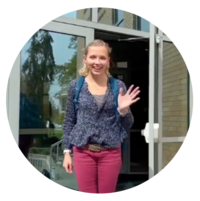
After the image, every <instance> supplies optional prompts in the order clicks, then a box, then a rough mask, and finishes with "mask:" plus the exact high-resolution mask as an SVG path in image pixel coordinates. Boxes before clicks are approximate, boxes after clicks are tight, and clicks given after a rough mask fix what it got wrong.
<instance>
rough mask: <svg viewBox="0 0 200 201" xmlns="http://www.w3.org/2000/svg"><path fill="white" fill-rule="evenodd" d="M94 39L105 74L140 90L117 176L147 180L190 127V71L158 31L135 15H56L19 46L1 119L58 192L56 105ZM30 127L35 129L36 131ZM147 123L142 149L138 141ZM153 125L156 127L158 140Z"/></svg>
mask: <svg viewBox="0 0 200 201" xmlns="http://www.w3.org/2000/svg"><path fill="white" fill-rule="evenodd" d="M95 38H100V39H103V40H105V41H106V42H108V43H109V45H110V46H111V47H112V50H113V55H112V56H113V68H112V69H111V74H112V75H113V76H114V77H117V78H119V79H122V80H123V81H124V82H125V83H126V84H127V86H128V85H129V84H130V83H136V84H138V85H139V86H141V91H142V101H141V103H140V104H139V105H138V107H137V108H134V107H133V108H132V111H133V114H134V115H135V118H136V123H135V125H134V126H133V128H131V129H130V132H129V138H128V139H127V140H126V141H125V142H124V143H123V153H122V156H123V168H122V174H137V175H144V174H145V175H147V177H148V178H151V177H153V176H154V175H155V174H157V173H158V172H159V171H161V170H162V169H163V168H165V167H166V165H168V164H169V162H170V161H171V160H172V159H173V158H174V156H175V155H176V154H177V152H178V151H179V149H180V147H181V145H182V144H183V142H184V140H185V137H186V135H187V131H188V128H189V124H190V119H191V113H192V87H191V83H190V76H189V72H188V70H187V66H186V64H185V62H184V59H183V58H182V56H181V54H180V52H179V51H178V49H177V47H176V46H175V45H174V44H173V42H172V41H171V40H170V39H169V38H168V37H167V36H166V35H165V34H164V33H163V32H162V31H161V30H159V29H158V28H157V27H155V26H154V25H152V24H151V23H150V22H148V21H147V20H145V19H143V18H141V17H140V16H136V15H134V14H132V13H129V12H125V11H121V10H117V9H110V8H88V9H83V10H78V11H76V12H72V13H68V14H66V15H64V16H61V17H59V18H57V19H55V20H53V21H51V22H49V23H47V24H46V25H45V26H44V27H42V28H41V29H40V30H38V32H37V33H35V35H34V36H33V37H32V38H30V41H28V42H27V44H25V45H24V47H23V49H22V50H21V51H20V54H19V55H18V56H17V58H16V61H15V63H14V66H13V69H12V72H11V75H10V80H9V83H8V90H7V111H8V118H9V122H10V126H11V130H12V132H13V135H14V137H15V140H16V142H17V143H18V144H19V147H20V149H21V150H22V152H23V153H24V155H27V157H29V158H31V156H32V155H33V154H34V166H35V167H37V169H41V168H40V167H38V166H37V164H38V165H39V164H40V162H39V159H38V163H37V162H36V161H35V160H36V158H35V155H36V154H38V158H43V163H44V158H48V160H47V164H48V165H46V166H45V167H49V168H47V169H48V170H47V171H48V172H50V174H51V173H52V172H53V174H52V175H54V177H53V179H54V180H55V181H56V182H57V183H60V184H61V185H64V184H63V180H62V178H63V179H66V178H65V177H66V176H63V174H64V173H63V171H62V170H61V169H60V166H59V164H60V161H61V160H62V121H63V107H65V103H64V102H63V100H66V98H67V89H68V84H69V82H70V81H71V80H72V79H75V78H76V77H77V76H78V73H77V71H78V69H79V68H81V66H82V57H83V49H84V48H85V46H86V45H87V44H88V43H89V42H91V41H92V40H94V39H95ZM36 46H37V47H39V48H38V49H36V48H35V47H36ZM27 50H29V51H28V52H27ZM44 52H47V53H48V55H47V54H44ZM13 86H15V91H13V89H14V88H13ZM22 95H25V96H26V100H28V101H29V102H30V103H29V104H30V105H29V107H28V109H27V108H25V109H27V110H28V111H29V113H30V116H31V119H32V123H33V125H32V126H30V124H29V126H28V124H27V125H26V126H24V127H23V126H22V125H23V124H20V122H21V121H22V117H23V113H22V109H24V108H22V107H23V104H20V103H21V101H22ZM13 101H14V102H15V104H14V102H13ZM16 102H17V103H19V104H17V105H19V106H16ZM35 108H36V109H37V110H36V109H35ZM23 111H24V110H23ZM35 111H38V113H35ZM33 120H35V122H40V126H38V124H37V125H35V124H34V121H33ZM30 122H31V121H30ZM148 123H149V124H148ZM147 124H148V125H149V129H148V131H146V133H148V136H149V143H146V142H145V138H144V136H142V134H141V132H142V130H143V131H144V130H145V128H146V125H147ZM155 124H158V125H159V129H158V134H157V135H156V130H154V126H155ZM24 143H25V144H26V146H24ZM138 145H139V147H138ZM140 148H142V149H143V150H144V151H143V152H142V153H140V151H138V150H140ZM47 155H48V156H50V157H45V156H47ZM42 156H43V157H42ZM29 160H30V161H31V160H32V159H29ZM58 166H59V167H58ZM42 167H43V166H42ZM56 168H57V169H56ZM56 170H57V171H58V172H57V173H55V172H56ZM41 171H43V172H45V171H46V170H41ZM55 175H57V176H55ZM58 175H59V176H58ZM65 186H69V187H70V184H65Z"/></svg>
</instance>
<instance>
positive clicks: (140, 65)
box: [95, 31, 149, 179]
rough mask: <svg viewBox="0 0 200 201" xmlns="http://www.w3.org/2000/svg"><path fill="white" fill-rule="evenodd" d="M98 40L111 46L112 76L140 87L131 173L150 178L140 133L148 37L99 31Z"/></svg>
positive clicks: (132, 132)
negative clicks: (141, 37)
mask: <svg viewBox="0 0 200 201" xmlns="http://www.w3.org/2000/svg"><path fill="white" fill-rule="evenodd" d="M95 38H96V39H103V40H104V41H106V42H107V43H109V45H110V47H111V48H112V65H113V66H112V67H111V69H110V72H111V74H112V75H113V77H116V78H119V79H122V80H123V81H124V82H125V84H126V86H127V88H128V87H129V86H130V85H131V84H134V86H139V87H140V90H141V93H140V101H139V102H138V103H137V104H134V105H132V106H131V111H132V113H133V115H134V119H135V122H134V125H133V127H132V128H131V129H130V135H129V142H130V154H129V156H130V158H129V160H130V163H128V164H129V167H128V170H129V171H128V172H129V176H128V177H129V178H130V174H131V175H132V176H133V177H135V176H136V175H137V176H139V175H141V176H142V178H143V179H144V178H146V179H148V144H147V143H146V142H145V139H144V137H143V136H142V135H141V130H142V129H144V127H145V124H146V123H147V122H148V110H149V107H148V97H149V40H148V38H145V39H139V40H129V41H127V40H126V39H128V38H137V37H134V36H127V35H121V34H116V33H106V32H101V31H96V34H95Z"/></svg>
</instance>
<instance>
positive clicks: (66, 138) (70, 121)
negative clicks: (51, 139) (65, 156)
mask: <svg viewBox="0 0 200 201" xmlns="http://www.w3.org/2000/svg"><path fill="white" fill-rule="evenodd" d="M74 90H75V80H73V81H71V82H70V86H69V89H68V93H67V104H66V112H65V116H64V122H63V148H64V150H71V144H70V141H71V140H70V138H71V135H70V133H71V131H72V129H73V128H74V126H75V124H76V113H75V108H74V104H73V94H74Z"/></svg>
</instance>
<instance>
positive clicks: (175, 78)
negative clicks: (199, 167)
mask: <svg viewBox="0 0 200 201" xmlns="http://www.w3.org/2000/svg"><path fill="white" fill-rule="evenodd" d="M163 61H164V62H163V129H162V133H163V137H180V136H186V134H187V128H188V115H189V114H188V97H189V94H188V71H187V67H186V65H185V62H184V60H183V58H182V56H181V55H180V53H179V51H178V50H177V48H176V47H175V46H174V45H173V43H168V42H164V47H163ZM180 146H181V143H166V144H163V167H165V166H166V165H167V164H168V163H169V162H170V160H171V159H172V158H173V157H174V155H175V154H176V153H177V151H178V150H179V148H180Z"/></svg>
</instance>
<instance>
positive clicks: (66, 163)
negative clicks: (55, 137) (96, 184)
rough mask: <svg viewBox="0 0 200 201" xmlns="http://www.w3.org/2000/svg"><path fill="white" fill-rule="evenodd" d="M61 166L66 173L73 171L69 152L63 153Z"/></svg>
mask: <svg viewBox="0 0 200 201" xmlns="http://www.w3.org/2000/svg"><path fill="white" fill-rule="evenodd" d="M63 167H64V168H65V170H66V172H67V173H70V174H72V173H73V166H72V158H71V156H70V153H65V156H64V161H63Z"/></svg>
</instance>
